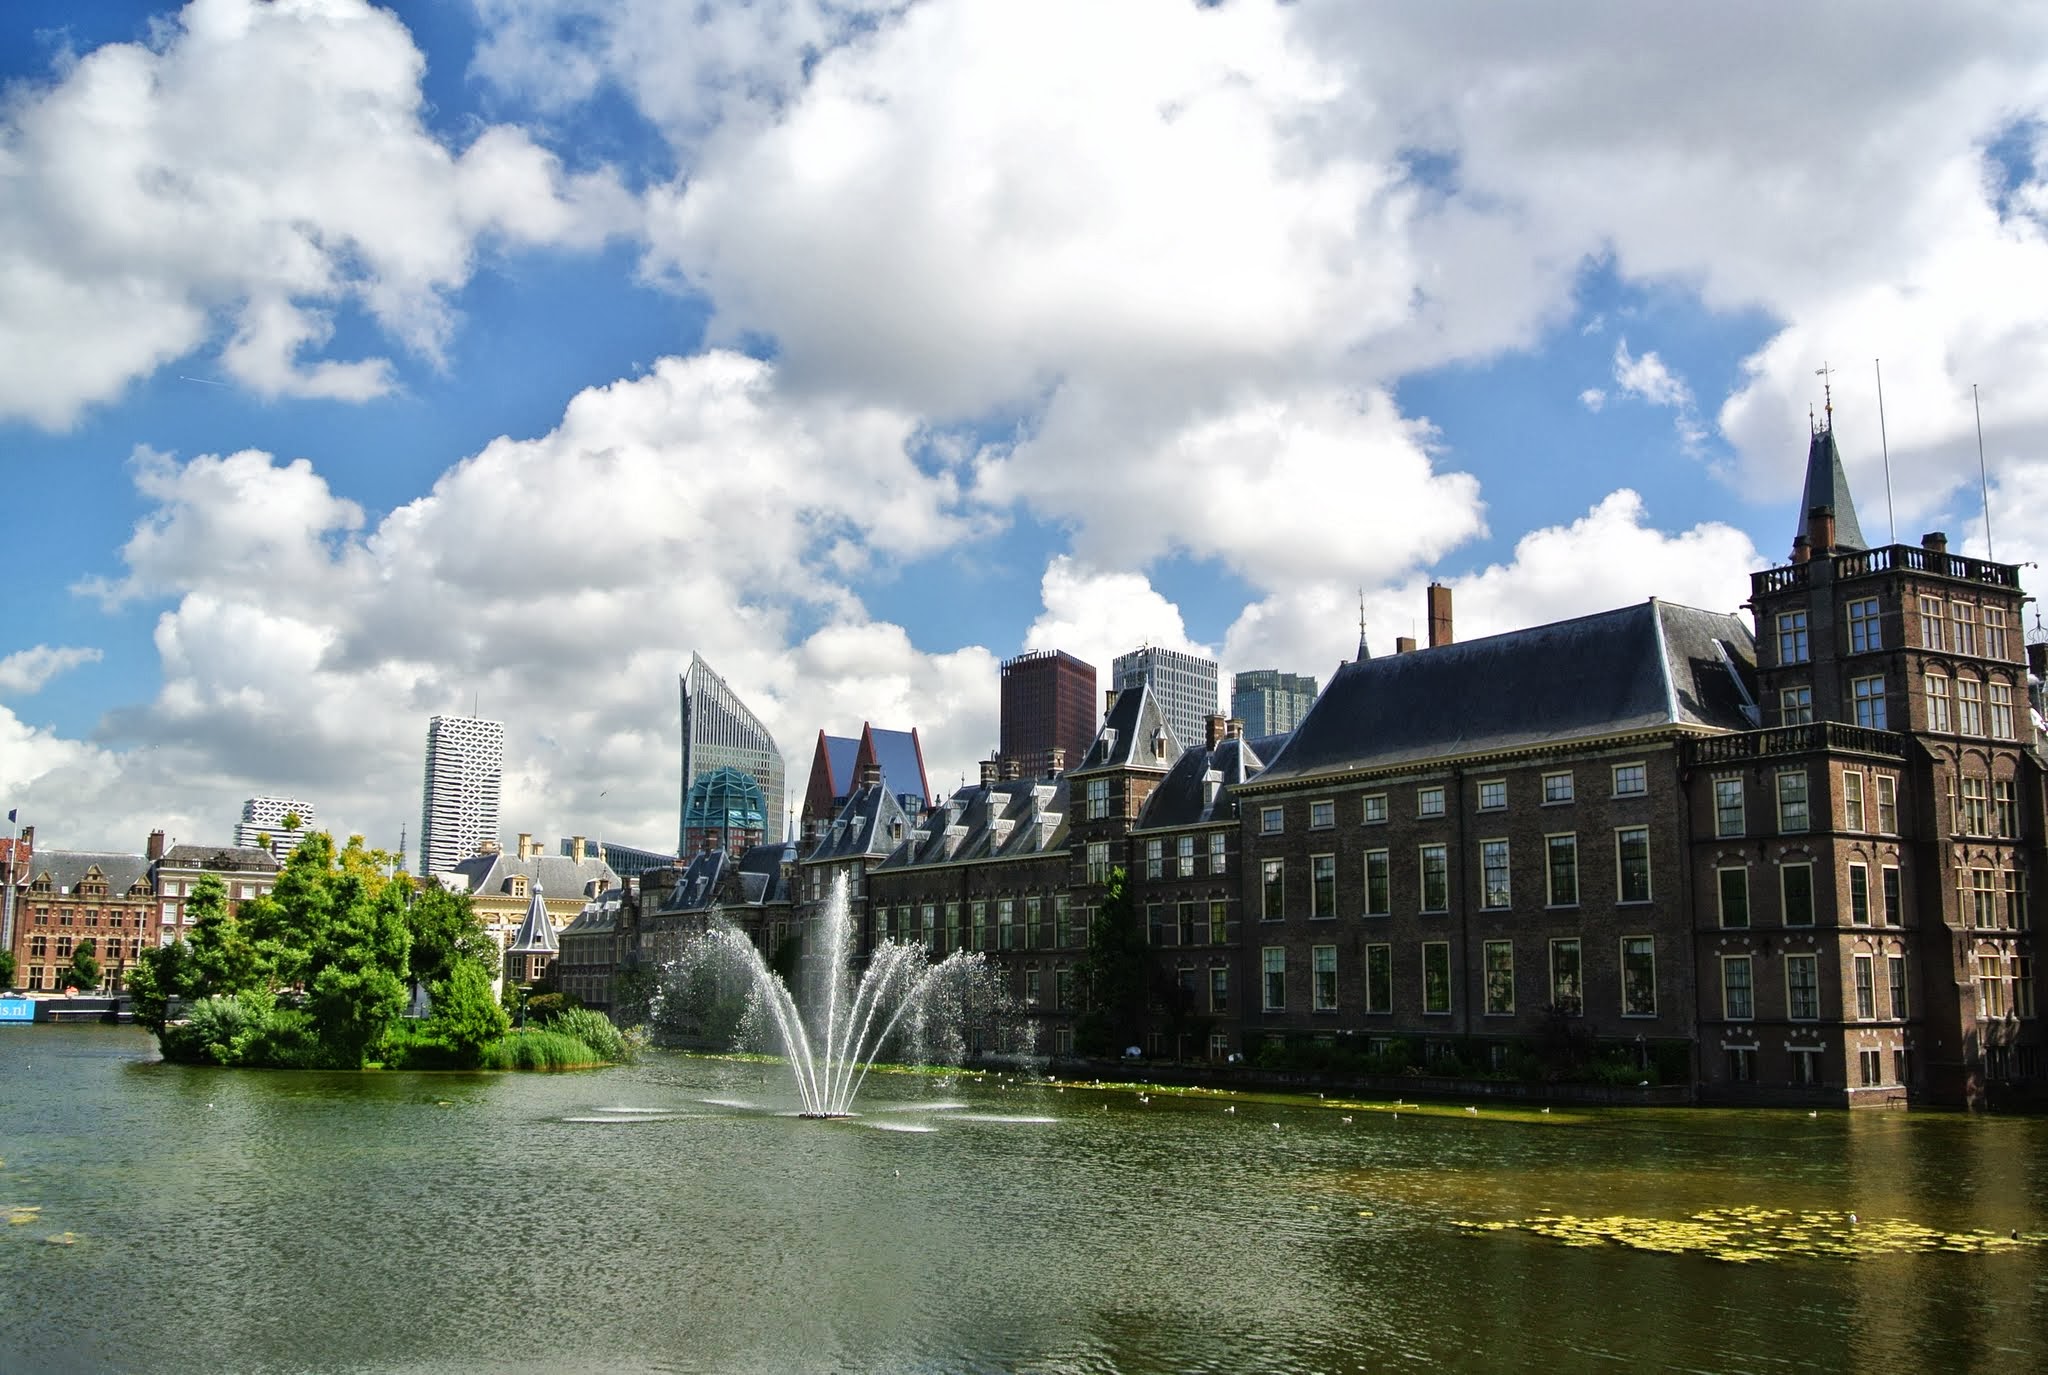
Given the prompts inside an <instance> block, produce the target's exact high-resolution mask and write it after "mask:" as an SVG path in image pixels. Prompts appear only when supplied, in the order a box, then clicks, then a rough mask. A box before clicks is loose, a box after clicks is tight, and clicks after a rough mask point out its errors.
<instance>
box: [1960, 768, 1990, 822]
mask: <svg viewBox="0 0 2048 1375" xmlns="http://www.w3.org/2000/svg"><path fill="white" fill-rule="evenodd" d="M1962 784H1963V791H1962V808H1961V817H1962V829H1963V831H1964V833H1965V834H1967V835H1973V836H1981V835H1989V834H1990V833H1991V798H1990V793H1991V790H1990V788H1988V787H1986V786H1985V783H1984V780H1983V779H1981V778H1965V779H1963V780H1962Z"/></svg>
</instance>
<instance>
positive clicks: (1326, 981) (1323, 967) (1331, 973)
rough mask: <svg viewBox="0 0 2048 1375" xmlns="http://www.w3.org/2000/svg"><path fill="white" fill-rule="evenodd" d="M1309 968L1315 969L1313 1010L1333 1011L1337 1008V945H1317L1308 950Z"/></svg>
mask: <svg viewBox="0 0 2048 1375" xmlns="http://www.w3.org/2000/svg"><path fill="white" fill-rule="evenodd" d="M1309 959H1310V963H1311V968H1313V969H1314V970H1315V976H1316V978H1315V989H1314V997H1315V1003H1314V1006H1315V1010H1316V1011H1317V1012H1335V1011H1336V1010H1337V947H1336V946H1334V945H1318V946H1314V947H1312V948H1311V949H1310V950H1309Z"/></svg>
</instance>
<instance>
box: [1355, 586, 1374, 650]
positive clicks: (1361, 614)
mask: <svg viewBox="0 0 2048 1375" xmlns="http://www.w3.org/2000/svg"><path fill="white" fill-rule="evenodd" d="M1371 657H1372V650H1371V648H1369V647H1368V646H1367V645H1366V643H1365V589H1364V588H1362V587H1361V588H1359V589H1358V662H1359V663H1361V664H1362V663H1364V662H1365V661H1366V660H1367V659H1370V658H1371Z"/></svg>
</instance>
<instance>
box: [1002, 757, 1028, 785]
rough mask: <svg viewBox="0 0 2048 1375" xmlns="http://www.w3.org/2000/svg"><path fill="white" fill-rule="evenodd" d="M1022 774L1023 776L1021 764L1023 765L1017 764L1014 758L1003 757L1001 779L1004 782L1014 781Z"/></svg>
mask: <svg viewBox="0 0 2048 1375" xmlns="http://www.w3.org/2000/svg"><path fill="white" fill-rule="evenodd" d="M1023 776H1024V766H1023V765H1021V764H1019V763H1018V762H1017V761H1016V760H1014V759H1005V760H1004V761H1003V781H1004V782H1005V783H1013V782H1015V781H1016V780H1017V779H1020V778H1022V777H1023Z"/></svg>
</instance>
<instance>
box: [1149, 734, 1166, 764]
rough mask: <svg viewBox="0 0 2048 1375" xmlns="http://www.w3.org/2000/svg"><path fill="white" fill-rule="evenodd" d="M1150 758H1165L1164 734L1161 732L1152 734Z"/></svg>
mask: <svg viewBox="0 0 2048 1375" xmlns="http://www.w3.org/2000/svg"><path fill="white" fill-rule="evenodd" d="M1152 757H1153V758H1154V759H1164V758H1166V732H1165V731H1163V730H1155V731H1153V732H1152Z"/></svg>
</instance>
